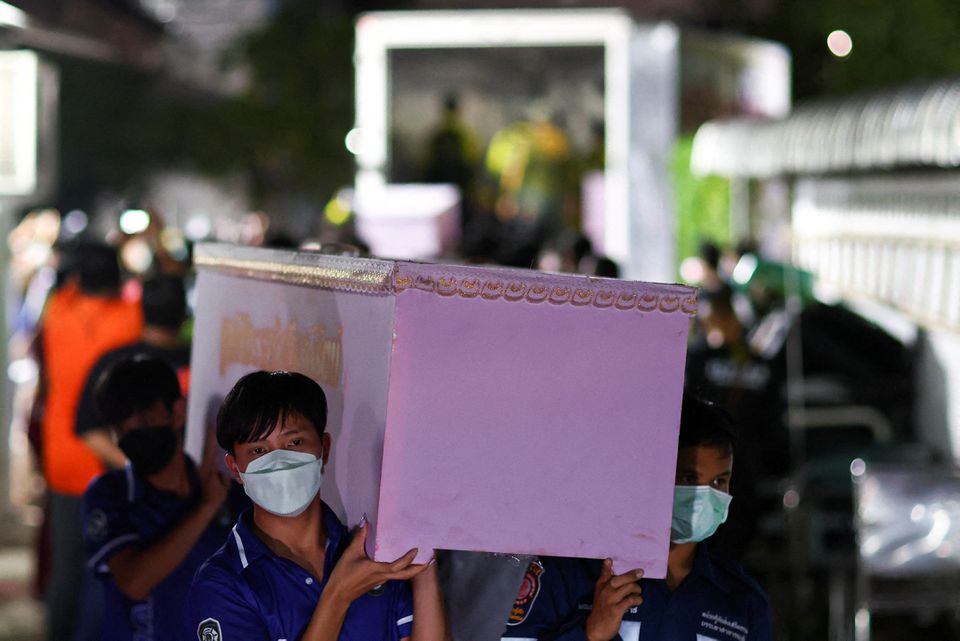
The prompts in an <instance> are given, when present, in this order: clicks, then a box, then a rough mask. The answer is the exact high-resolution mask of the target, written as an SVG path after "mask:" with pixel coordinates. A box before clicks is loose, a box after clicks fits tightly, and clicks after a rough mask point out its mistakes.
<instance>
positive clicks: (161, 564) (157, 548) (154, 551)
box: [108, 502, 220, 601]
mask: <svg viewBox="0 0 960 641" xmlns="http://www.w3.org/2000/svg"><path fill="white" fill-rule="evenodd" d="M219 509H220V506H219V505H218V504H214V503H210V502H202V503H201V504H200V505H198V506H197V507H196V509H194V510H193V511H192V512H191V513H190V514H188V515H187V516H186V517H185V518H184V519H183V520H182V521H180V523H178V524H177V526H176V527H175V528H173V529H172V530H171V531H170V532H169V533H168V534H167V535H166V536H165V537H163V538H162V539H160V540H159V541H157V542H156V543H154V544H153V545H151V546H150V547H148V548H146V549H144V550H140V551H136V552H133V551H131V553H130V554H124V553H123V552H121V553H119V554H117V555H116V556H115V557H114V559H112V560H111V561H110V562H109V563H108V565H109V567H110V573H111V574H112V575H113V579H114V581H116V583H117V587H119V588H120V591H121V592H123V593H124V594H126V595H127V596H128V597H130V598H131V599H134V600H137V601H140V600H143V599H146V598H147V596H149V595H150V592H152V591H153V588H155V587H156V586H157V585H158V584H159V583H160V582H161V581H163V580H164V579H165V578H167V577H168V576H170V573H171V572H173V571H174V570H175V569H176V568H177V566H178V565H180V563H181V562H182V561H183V560H184V559H185V558H187V555H188V554H189V553H190V550H192V549H193V546H194V545H196V543H197V541H198V540H199V539H200V536H201V535H202V534H203V531H204V530H205V529H206V528H207V525H208V524H209V523H210V521H211V520H212V519H213V517H214V516H215V515H216V513H217V511H218V510H219Z"/></svg>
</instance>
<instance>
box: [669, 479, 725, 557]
mask: <svg viewBox="0 0 960 641" xmlns="http://www.w3.org/2000/svg"><path fill="white" fill-rule="evenodd" d="M732 499H733V497H731V496H730V495H729V494H727V493H726V492H721V491H720V490H716V489H714V488H712V487H710V486H709V485H678V486H676V487H675V488H674V489H673V521H672V522H671V524H670V541H671V542H673V543H692V542H694V541H702V540H704V539H705V538H707V537H709V536H711V535H712V534H713V533H714V532H716V531H717V528H718V527H720V524H721V523H723V522H724V521H726V520H727V510H728V509H729V508H730V501H731V500H732Z"/></svg>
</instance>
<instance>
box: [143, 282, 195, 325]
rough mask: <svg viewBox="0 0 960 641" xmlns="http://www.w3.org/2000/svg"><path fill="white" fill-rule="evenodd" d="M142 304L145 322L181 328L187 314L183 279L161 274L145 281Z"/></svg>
mask: <svg viewBox="0 0 960 641" xmlns="http://www.w3.org/2000/svg"><path fill="white" fill-rule="evenodd" d="M140 304H141V306H142V307H143V322H144V323H145V324H147V325H154V326H157V327H164V328H166V329H174V330H175V329H179V328H180V326H181V325H183V321H184V319H185V318H186V316H187V293H186V288H185V287H184V285H183V279H182V278H180V277H179V276H172V275H169V274H161V275H159V276H154V277H153V278H150V279H148V280H146V281H144V283H143V298H142V299H141V301H140Z"/></svg>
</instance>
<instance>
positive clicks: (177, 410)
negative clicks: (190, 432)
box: [171, 396, 187, 428]
mask: <svg viewBox="0 0 960 641" xmlns="http://www.w3.org/2000/svg"><path fill="white" fill-rule="evenodd" d="M171 409H172V410H173V424H174V425H176V426H177V427H181V428H182V427H184V426H185V425H186V424H187V399H186V398H184V397H183V396H181V397H180V398H178V399H177V400H175V401H174V402H173V407H172V408H171Z"/></svg>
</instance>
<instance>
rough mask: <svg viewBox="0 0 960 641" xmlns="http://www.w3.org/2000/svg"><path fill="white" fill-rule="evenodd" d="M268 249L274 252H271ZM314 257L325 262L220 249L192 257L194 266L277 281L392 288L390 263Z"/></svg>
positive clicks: (366, 290) (377, 289)
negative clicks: (269, 257)
mask: <svg viewBox="0 0 960 641" xmlns="http://www.w3.org/2000/svg"><path fill="white" fill-rule="evenodd" d="M270 253H271V254H273V252H270ZM282 253H284V254H286V253H287V252H282ZM218 254H219V255H218ZM289 254H290V258H291V259H292V258H295V257H298V256H303V254H302V253H301V254H297V253H294V252H289ZM284 257H286V256H284ZM313 258H315V259H316V260H318V262H320V261H322V262H323V263H325V264H304V263H295V262H282V261H280V260H266V259H256V258H243V257H241V256H233V257H232V256H225V255H222V253H221V252H215V253H214V252H211V253H198V254H197V255H196V256H195V257H194V264H195V265H197V267H208V268H215V269H217V270H218V271H221V272H225V273H229V274H234V275H238V276H243V277H246V278H255V279H258V280H269V281H279V282H283V283H289V284H292V285H306V286H309V287H319V288H323V289H332V290H336V291H349V292H359V293H366V294H389V293H391V291H392V289H391V283H390V274H391V267H392V263H387V262H383V261H363V262H360V261H357V260H355V259H344V258H340V257H331V256H317V257H313Z"/></svg>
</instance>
